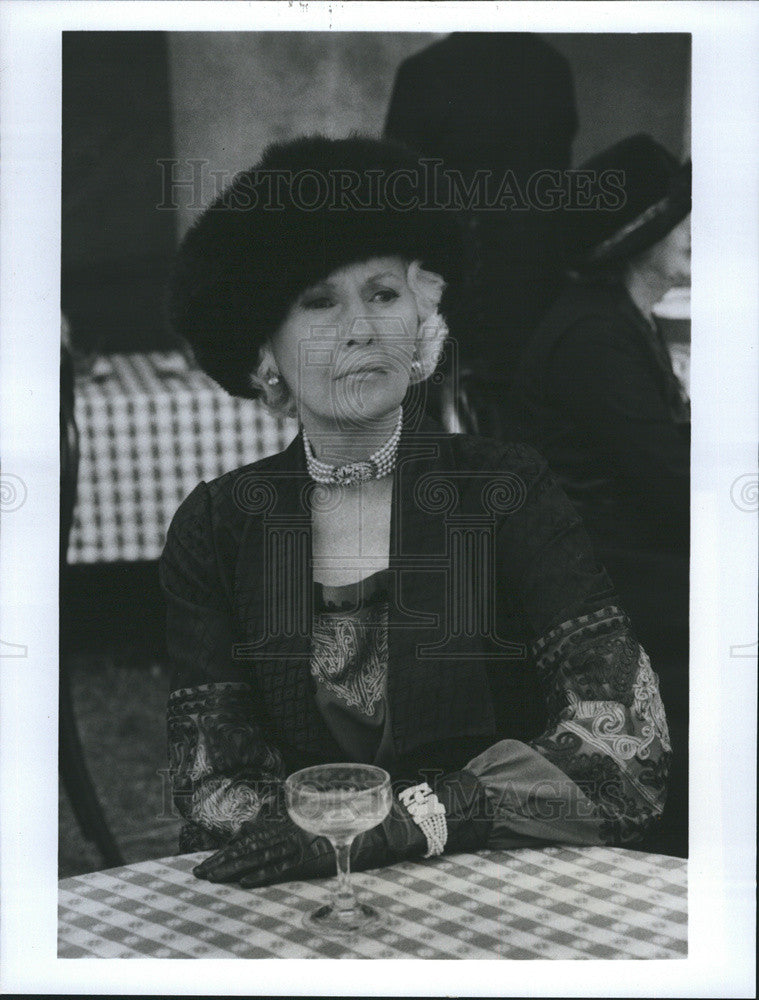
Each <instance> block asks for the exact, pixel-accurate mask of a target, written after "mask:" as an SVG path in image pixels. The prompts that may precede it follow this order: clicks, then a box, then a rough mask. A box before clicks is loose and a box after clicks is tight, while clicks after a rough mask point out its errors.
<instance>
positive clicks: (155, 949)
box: [58, 847, 687, 959]
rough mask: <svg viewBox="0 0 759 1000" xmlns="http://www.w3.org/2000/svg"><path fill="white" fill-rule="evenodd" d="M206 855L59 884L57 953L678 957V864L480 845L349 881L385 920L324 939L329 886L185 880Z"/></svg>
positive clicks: (681, 943)
mask: <svg viewBox="0 0 759 1000" xmlns="http://www.w3.org/2000/svg"><path fill="white" fill-rule="evenodd" d="M204 857H207V854H195V855H182V856H179V857H176V858H164V859H162V860H160V861H145V862H142V863H140V864H136V865H130V866H128V867H125V868H114V869H111V870H110V871H103V872H93V873H92V874H89V875H79V876H77V877H75V878H69V879H64V880H62V881H61V882H60V883H59V924H58V927H59V932H58V955H59V957H60V958H81V957H98V958H140V957H142V958H144V957H151V958H432V959H441V958H465V959H470V958H508V959H539V958H542V959H545V958H550V959H599V958H600V959H615V958H638V959H657V958H665V959H675V958H685V957H686V956H687V914H686V906H687V887H686V876H687V862H685V861H683V860H682V859H680V858H671V857H665V856H663V855H657V854H642V853H638V852H634V851H626V850H621V849H618V848H602V847H586V848H576V847H547V848H543V849H541V850H533V849H522V850H513V851H508V852H506V851H481V852H479V853H478V854H458V855H453V856H450V857H446V856H443V857H440V858H431V859H430V860H428V861H424V862H418V863H415V862H404V863H403V864H399V865H393V866H391V867H389V868H382V869H378V870H376V871H373V872H363V873H360V874H357V875H355V876H353V877H354V879H355V883H356V887H357V889H358V892H359V895H360V896H362V897H365V898H366V899H368V900H371V901H372V902H373V903H374V904H375V905H376V906H377V907H378V908H379V909H380V910H381V911H382V912H383V914H385V915H386V917H387V925H386V926H384V927H382V928H380V929H377V930H373V931H372V933H371V935H367V936H366V937H360V936H358V937H356V938H354V939H353V940H350V941H346V942H342V941H334V940H330V939H327V938H322V937H319V936H318V935H315V934H314V933H313V932H311V931H310V930H309V929H306V928H305V927H304V926H303V918H304V916H305V915H306V914H307V913H309V912H310V911H311V910H312V909H314V907H315V906H317V905H318V904H320V903H322V902H324V900H325V898H326V896H327V893H328V891H329V889H331V884H330V880H325V879H319V880H314V881H309V882H287V883H283V884H281V885H276V886H269V887H267V888H263V889H241V888H240V887H239V886H237V885H218V884H214V883H211V882H206V881H201V880H199V879H196V878H195V877H194V876H193V875H192V867H193V865H195V864H197V863H198V861H200V860H201V859H202V858H204Z"/></svg>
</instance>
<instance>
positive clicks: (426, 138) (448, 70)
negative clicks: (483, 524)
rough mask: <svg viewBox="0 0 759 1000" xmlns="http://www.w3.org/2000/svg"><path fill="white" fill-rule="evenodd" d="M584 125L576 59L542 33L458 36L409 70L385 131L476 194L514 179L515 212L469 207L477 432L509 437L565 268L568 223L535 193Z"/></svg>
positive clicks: (415, 59)
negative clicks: (508, 413) (509, 420)
mask: <svg viewBox="0 0 759 1000" xmlns="http://www.w3.org/2000/svg"><path fill="white" fill-rule="evenodd" d="M576 131H577V112H576V110H575V96H574V84H573V78H572V71H571V70H570V67H569V63H568V61H567V60H566V59H565V58H564V56H563V55H560V54H559V52H557V51H556V49H555V48H553V47H552V46H551V45H549V44H548V43H547V42H546V41H544V40H543V39H542V38H540V37H539V36H538V35H535V34H530V33H518V32H515V33H509V34H504V33H500V32H468V33H462V32H455V33H454V34H452V35H449V36H448V37H447V38H444V39H443V40H442V41H438V42H436V43H435V44H433V45H431V46H429V47H428V48H426V49H424V50H422V51H421V52H418V53H416V54H414V55H412V56H411V57H410V58H408V59H406V60H405V61H404V62H403V63H401V65H400V66H399V68H398V72H397V74H396V77H395V84H394V87H393V94H392V99H391V101H390V107H389V110H388V114H387V120H386V123H385V133H386V134H387V135H388V136H390V137H392V138H394V139H397V140H399V141H401V142H404V143H405V144H406V145H408V146H410V147H412V148H413V149H415V150H417V151H418V152H420V153H422V154H423V155H425V156H428V157H435V158H439V159H441V160H442V161H443V164H444V167H445V168H446V169H448V170H454V171H457V172H458V173H459V174H460V176H461V179H462V182H463V188H464V189H466V188H467V187H469V186H470V185H472V184H473V182H474V183H475V186H474V188H473V189H472V190H473V191H477V190H478V188H477V185H476V182H475V178H476V175H477V174H478V172H482V171H486V172H487V176H488V177H489V191H490V194H495V193H496V192H497V191H498V190H499V186H500V184H501V183H502V181H503V179H504V178H507V182H506V183H507V187H506V188H505V189H503V190H504V191H508V192H509V194H508V196H507V198H506V204H507V205H508V207H507V208H506V209H505V210H504V208H498V209H491V210H488V209H486V208H483V206H482V205H479V206H476V207H475V206H473V207H472V209H469V210H467V209H464V210H463V211H462V212H461V218H460V222H461V225H462V230H463V234H464V242H465V246H466V248H467V261H466V265H467V277H468V286H469V287H468V293H469V294H468V299H469V301H468V303H467V319H466V324H465V325H464V324H463V323H462V324H461V328H460V329H461V336H457V330H456V323H455V321H454V322H453V324H452V328H451V329H452V334H453V337H454V339H455V340H456V344H457V348H458V359H457V360H458V365H459V366H460V369H461V372H462V374H463V379H462V385H463V387H464V389H465V391H466V397H467V400H468V404H469V408H470V414H469V415H470V418H473V426H472V427H471V428H469V429H471V430H475V431H477V432H478V433H480V434H484V435H486V436H488V437H498V438H502V437H505V436H508V435H507V433H506V427H505V426H504V417H503V414H502V401H503V399H504V397H505V396H506V394H507V390H508V384H509V376H510V373H511V371H512V370H513V368H514V365H515V363H516V361H517V359H518V357H519V354H520V351H521V349H522V347H523V345H524V343H525V342H526V340H527V338H528V337H529V335H530V333H531V332H532V330H533V329H534V327H535V324H536V323H537V321H538V319H539V318H540V316H541V315H542V313H543V312H544V311H545V309H546V308H547V306H548V305H549V304H550V302H551V300H552V298H553V297H554V296H555V295H556V294H557V292H558V289H559V286H560V281H561V274H562V266H561V264H562V259H561V247H560V239H561V224H560V223H561V219H560V212H559V211H558V210H554V211H546V210H542V209H541V208H539V207H537V206H536V205H535V204H534V199H533V204H529V201H530V199H528V198H526V197H525V192H528V191H529V179H530V178H531V177H535V175H537V174H538V172H540V171H545V170H551V171H561V170H564V169H565V168H567V167H568V166H569V165H570V160H571V149H572V139H573V137H574V135H575V133H576Z"/></svg>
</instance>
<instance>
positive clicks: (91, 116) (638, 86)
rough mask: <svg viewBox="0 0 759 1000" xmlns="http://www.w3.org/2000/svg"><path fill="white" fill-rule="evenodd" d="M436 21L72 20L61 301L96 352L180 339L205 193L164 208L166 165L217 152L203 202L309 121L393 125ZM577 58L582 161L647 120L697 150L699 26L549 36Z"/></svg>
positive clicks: (578, 154) (185, 172) (343, 126)
mask: <svg viewBox="0 0 759 1000" xmlns="http://www.w3.org/2000/svg"><path fill="white" fill-rule="evenodd" d="M440 37H442V36H441V35H436V34H429V33H427V34H422V33H398V32H393V33H389V32H371V33H370V32H361V33H354V32H348V33H346V32H330V33H322V32H202V33H196V32H172V33H169V34H165V33H161V32H66V33H64V36H63V179H62V180H63V206H62V303H63V308H64V310H65V311H66V312H67V314H68V316H69V319H70V320H71V324H72V328H73V336H74V342H75V345H76V346H77V347H79V348H80V349H82V350H92V349H98V350H104V351H116V350H147V349H160V348H162V347H167V346H170V345H172V344H173V338H172V337H171V336H170V334H169V333H168V331H167V328H166V324H165V320H164V313H163V289H164V287H165V281H166V274H167V269H168V265H169V261H170V258H171V254H172V252H173V249H174V247H175V245H176V240H177V238H178V236H179V235H181V233H183V232H184V231H185V229H186V227H187V226H188V225H189V223H190V222H191V220H192V218H193V216H194V214H195V212H196V211H197V210H198V209H197V208H193V207H192V206H193V196H194V193H193V192H190V191H188V190H186V189H183V190H181V191H178V192H177V197H176V205H177V207H176V209H175V210H167V209H158V208H157V207H156V206H158V205H159V204H161V203H162V201H163V199H164V195H165V188H164V185H163V180H164V176H165V173H164V171H165V168H163V170H162V168H160V167H159V165H158V161H160V160H165V159H171V158H174V159H176V160H178V161H179V162H178V164H177V167H176V174H175V176H179V177H182V178H188V177H189V176H190V172H191V169H192V168H190V167H189V166H188V165H187V161H188V160H190V159H202V160H204V161H206V165H205V169H204V171H203V177H204V178H205V185H204V188H203V191H202V192H201V193H200V198H199V199H197V198H196V199H195V200H196V203H197V204H202V203H204V202H206V201H207V200H208V199H209V198H210V197H211V196H212V195H213V191H214V184H215V181H214V180H213V178H212V177H211V174H210V172H211V171H212V170H216V171H222V173H224V174H226V175H228V176H229V177H230V178H231V176H232V174H234V172H235V171H236V170H238V169H240V168H241V167H245V166H249V165H250V164H251V163H253V162H254V161H255V160H256V158H257V157H258V156H259V155H260V153H261V151H262V150H263V148H264V147H265V146H266V145H267V143H269V142H271V141H273V140H275V139H282V138H286V137H290V136H294V135H298V134H302V133H304V132H311V131H323V132H327V133H329V134H332V135H344V134H346V133H348V132H350V131H351V130H353V129H357V130H360V131H363V132H369V133H379V132H380V131H381V129H382V126H383V123H384V118H385V113H386V110H387V104H388V101H389V98H390V93H391V89H392V84H393V79H394V75H395V71H396V69H397V67H398V65H399V64H400V62H401V61H402V60H403V59H405V58H406V57H407V56H408V55H410V54H412V53H413V52H416V51H418V50H420V49H422V48H424V47H426V46H427V45H429V44H430V43H431V42H433V41H435V40H436V39H438V38H440ZM543 37H544V38H545V39H546V40H547V41H549V42H550V43H551V44H553V45H554V46H555V47H556V48H557V49H558V50H559V51H560V52H562V53H563V54H564V55H565V56H566V57H567V59H568V60H569V62H570V65H571V67H572V70H573V73H574V77H575V91H576V97H577V107H578V114H579V119H580V128H579V131H578V135H577V138H576V141H575V146H574V150H575V156H574V159H575V162H579V161H581V160H582V159H584V158H585V157H586V156H588V155H589V154H590V153H592V152H595V151H596V150H598V149H601V148H603V146H605V145H608V144H609V143H611V142H613V141H615V140H616V139H619V138H622V137H623V136H624V135H627V134H630V133H631V132H635V131H641V130H643V131H648V132H650V133H651V134H652V135H653V136H654V138H656V139H658V140H659V141H660V142H662V143H664V145H666V146H667V147H669V148H670V149H671V150H672V152H674V153H675V154H677V155H681V154H682V152H683V150H684V147H687V143H688V140H687V136H688V134H689V121H688V115H687V113H686V102H687V101H688V99H689V98H688V95H689V54H690V47H689V36H687V35H671V34H670V35H662V34H656V35H650V34H635V35H633V34H625V35H618V34H617V35H599V34H572V35H544V36H543Z"/></svg>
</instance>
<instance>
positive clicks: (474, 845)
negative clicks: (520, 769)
mask: <svg viewBox="0 0 759 1000" xmlns="http://www.w3.org/2000/svg"><path fill="white" fill-rule="evenodd" d="M426 780H427V783H428V784H429V785H430V786H431V788H432V790H433V791H434V792H435V794H436V795H437V797H438V798H439V799H440V801H441V802H442V803H443V805H444V806H445V814H446V815H445V821H446V824H447V826H448V841H447V843H446V845H445V853H446V854H455V853H456V852H459V853H465V852H467V851H479V850H481V849H482V848H483V847H486V846H487V842H488V839H489V838H490V831H491V829H492V827H493V811H492V808H491V806H490V803H489V800H488V797H487V794H486V792H485V788H484V787H483V785H482V784H481V783H480V781H479V780H478V779H477V778H476V777H475V776H474V774H472V772H471V771H467V770H466V769H464V770H463V771H452V772H451V773H450V774H444V775H442V776H441V777H439V778H435V779H430V778H427V779H426Z"/></svg>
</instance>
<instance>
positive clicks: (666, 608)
mask: <svg viewBox="0 0 759 1000" xmlns="http://www.w3.org/2000/svg"><path fill="white" fill-rule="evenodd" d="M512 408H513V422H514V425H515V428H516V430H517V433H519V434H520V435H521V437H522V439H523V440H525V441H528V442H529V443H531V444H532V445H533V446H534V447H536V448H538V449H539V450H540V452H541V453H542V454H543V455H544V457H545V458H546V459H547V461H548V464H549V466H550V468H551V470H552V472H553V473H554V475H555V476H556V477H557V479H558V480H559V482H560V484H561V486H562V487H563V489H564V491H565V492H566V493H567V495H568V496H569V498H570V500H571V501H572V503H573V504H574V506H575V508H576V509H577V511H578V512H579V514H580V515H581V517H582V519H583V522H584V524H585V526H586V528H587V530H588V533H589V535H590V537H591V540H592V541H593V543H594V545H595V547H596V551H597V553H598V556H599V559H600V561H601V562H602V563H603V565H604V566H605V567H606V569H607V570H608V572H609V575H610V576H611V578H612V580H613V582H614V584H615V587H616V589H617V592H618V593H619V595H620V601H621V602H622V604H623V606H624V608H625V610H626V611H627V612H628V613H629V615H630V618H631V620H632V622H633V624H634V626H635V629H636V632H637V634H638V636H639V638H640V640H641V642H642V643H643V645H644V646H645V648H646V649H647V650H648V651H649V653H650V655H651V658H652V660H653V661H654V662H655V663H656V664H657V670H658V673H659V676H660V680H661V687H662V696H663V698H664V701H665V704H666V705H667V715H668V719H669V721H670V725H671V728H672V732H673V746H674V750H675V758H674V764H673V778H672V781H671V792H670V802H671V805H670V807H669V811H670V814H671V815H674V814H675V812H676V811H677V810H676V807H675V805H674V803H675V802H677V800H678V798H679V797H680V798H682V804H681V807H680V809H679V813H680V817H681V822H680V833H679V835H680V836H684V829H685V826H684V824H685V820H684V819H683V817H684V816H685V815H686V813H685V801H684V798H685V781H686V775H685V763H686V749H687V716H688V592H689V591H688V571H689V543H690V404H689V401H688V399H687V396H686V395H685V392H684V390H683V388H682V386H681V384H680V382H679V381H678V379H677V377H676V376H675V374H674V372H673V370H672V364H671V361H670V358H669V354H668V352H667V349H666V345H665V344H664V342H663V340H662V338H661V336H660V334H659V332H658V331H657V329H656V327H655V326H653V325H651V324H649V323H648V321H647V320H646V319H645V318H644V316H643V315H642V314H641V313H640V312H639V310H638V309H637V308H636V306H635V305H634V304H633V302H632V300H631V299H630V297H629V295H628V294H627V291H626V290H625V288H624V287H623V286H622V284H621V283H617V282H612V281H600V280H599V281H586V282H581V281H574V282H571V283H570V284H569V285H568V286H567V287H566V289H565V290H564V292H563V293H562V295H561V296H560V297H559V299H558V300H557V301H556V302H555V303H554V304H553V306H552V307H551V309H550V310H549V311H548V313H547V314H546V316H545V317H544V318H543V320H542V322H541V323H540V324H539V326H538V329H537V330H536V332H535V334H534V336H533V338H532V339H531V341H530V343H529V344H528V346H527V348H526V350H525V352H524V354H523V357H522V361H521V364H520V367H519V370H518V372H517V375H516V378H515V382H514V394H513V402H512ZM678 775H679V777H678Z"/></svg>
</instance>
